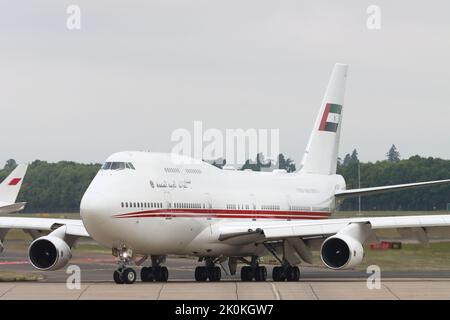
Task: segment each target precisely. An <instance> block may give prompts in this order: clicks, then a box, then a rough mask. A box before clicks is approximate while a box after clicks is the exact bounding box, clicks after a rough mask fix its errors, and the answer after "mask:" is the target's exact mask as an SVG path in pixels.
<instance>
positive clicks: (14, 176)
mask: <svg viewBox="0 0 450 320" xmlns="http://www.w3.org/2000/svg"><path fill="white" fill-rule="evenodd" d="M27 168H28V165H26V164H22V165H18V166H17V167H16V168H15V169H14V170H13V171H12V172H11V174H10V175H9V176H8V177H6V179H5V180H3V182H2V183H1V184H0V212H1V213H5V212H6V213H10V212H16V211H18V210H20V209H22V208H23V207H24V204H23V203H18V204H16V199H17V195H18V194H19V191H20V188H21V186H22V182H23V178H24V176H25V173H26V172H27Z"/></svg>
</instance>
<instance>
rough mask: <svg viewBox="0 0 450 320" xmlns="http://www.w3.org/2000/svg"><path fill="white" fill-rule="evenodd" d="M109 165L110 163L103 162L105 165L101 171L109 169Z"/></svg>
mask: <svg viewBox="0 0 450 320" xmlns="http://www.w3.org/2000/svg"><path fill="white" fill-rule="evenodd" d="M111 163H112V162H105V164H104V165H103V167H102V169H103V170H108V169H111Z"/></svg>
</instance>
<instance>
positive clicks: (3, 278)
mask: <svg viewBox="0 0 450 320" xmlns="http://www.w3.org/2000/svg"><path fill="white" fill-rule="evenodd" d="M44 279H45V277H44V276H42V275H40V274H28V273H26V274H25V273H18V272H13V271H0V282H13V281H39V280H44Z"/></svg>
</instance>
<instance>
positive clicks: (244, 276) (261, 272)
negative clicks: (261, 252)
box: [241, 256, 267, 281]
mask: <svg viewBox="0 0 450 320" xmlns="http://www.w3.org/2000/svg"><path fill="white" fill-rule="evenodd" d="M243 261H244V262H246V261H245V260H243ZM253 279H255V281H266V280H267V269H266V267H264V266H260V265H259V263H258V257H256V256H253V257H252V261H251V262H250V265H249V266H245V267H242V268H241V280H242V281H252V280H253Z"/></svg>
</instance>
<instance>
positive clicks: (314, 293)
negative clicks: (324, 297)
mask: <svg viewBox="0 0 450 320" xmlns="http://www.w3.org/2000/svg"><path fill="white" fill-rule="evenodd" d="M309 287H310V288H311V291H312V293H313V295H314V297H316V300H320V298H319V296H318V295H317V293H316V291H314V288H313V286H312V284H311V283H309Z"/></svg>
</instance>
